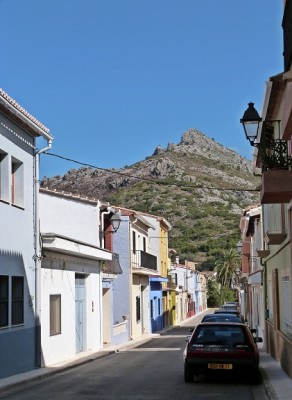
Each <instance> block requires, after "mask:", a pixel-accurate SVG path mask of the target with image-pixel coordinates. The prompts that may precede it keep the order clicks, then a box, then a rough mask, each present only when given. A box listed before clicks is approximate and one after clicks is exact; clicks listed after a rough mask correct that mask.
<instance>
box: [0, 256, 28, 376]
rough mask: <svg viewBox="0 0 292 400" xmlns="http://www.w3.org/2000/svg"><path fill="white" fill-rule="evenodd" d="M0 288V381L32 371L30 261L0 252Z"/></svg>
mask: <svg viewBox="0 0 292 400" xmlns="http://www.w3.org/2000/svg"><path fill="white" fill-rule="evenodd" d="M0 287H1V293H2V295H1V300H0V302H2V304H1V312H2V315H1V316H0V328H1V329H0V343H1V363H0V379H1V378H6V377H8V376H12V375H16V374H19V373H23V372H27V371H30V370H33V369H35V368H36V341H35V337H36V335H35V313H34V290H35V268H34V260H33V259H32V260H31V262H30V260H29V261H28V265H25V263H24V260H23V255H22V254H20V253H17V252H13V251H9V250H3V249H0ZM12 301H13V306H12Z"/></svg>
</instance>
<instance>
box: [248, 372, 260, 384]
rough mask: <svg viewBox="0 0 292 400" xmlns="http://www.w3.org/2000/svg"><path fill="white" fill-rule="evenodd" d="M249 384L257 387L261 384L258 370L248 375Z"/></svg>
mask: <svg viewBox="0 0 292 400" xmlns="http://www.w3.org/2000/svg"><path fill="white" fill-rule="evenodd" d="M250 383H251V384H252V385H259V384H260V383H261V374H260V371H259V370H258V369H257V370H255V371H253V373H252V374H251V375H250Z"/></svg>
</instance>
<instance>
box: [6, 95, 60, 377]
mask: <svg viewBox="0 0 292 400" xmlns="http://www.w3.org/2000/svg"><path fill="white" fill-rule="evenodd" d="M37 138H41V139H45V140H46V141H47V146H46V147H45V148H44V149H42V150H37V148H36V139H37ZM51 141H52V136H51V134H50V133H49V129H48V128H46V127H45V126H44V125H43V124H42V123H40V122H39V121H37V120H36V119H35V118H34V117H33V116H32V115H30V114H29V113H28V112H27V111H26V110H24V109H23V108H22V107H21V106H20V105H19V104H17V103H16V102H15V101H14V100H13V99H12V98H11V97H10V96H8V95H7V94H6V93H5V92H4V91H3V90H2V89H0V221H1V229H0V343H1V363H0V378H4V377H8V376H11V375H15V374H19V373H23V372H26V371H29V370H32V369H34V368H36V367H37V362H36V344H37V342H38V341H37V329H36V325H38V321H37V318H36V315H37V311H36V310H37V307H38V306H37V303H38V298H37V296H38V294H37V291H36V274H37V267H38V257H37V254H38V242H37V241H36V240H35V238H36V237H37V224H36V223H35V216H36V204H37V192H38V191H37V182H38V180H39V177H38V161H39V154H40V153H41V152H42V151H45V150H46V149H48V148H49V147H50V145H51Z"/></svg>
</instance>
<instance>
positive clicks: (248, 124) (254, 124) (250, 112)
mask: <svg viewBox="0 0 292 400" xmlns="http://www.w3.org/2000/svg"><path fill="white" fill-rule="evenodd" d="M261 121H262V118H261V117H260V116H259V113H258V112H257V110H256V109H255V108H254V103H252V102H250V103H248V108H247V109H246V110H245V112H244V114H243V117H242V118H241V120H240V122H241V123H242V125H243V129H244V133H245V136H246V138H247V139H248V140H249V141H250V144H251V145H253V144H254V141H255V139H256V137H257V135H258V130H259V125H260V122H261Z"/></svg>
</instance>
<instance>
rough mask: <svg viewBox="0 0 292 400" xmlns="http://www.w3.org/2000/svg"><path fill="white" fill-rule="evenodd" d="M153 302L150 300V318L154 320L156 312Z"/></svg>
mask: <svg viewBox="0 0 292 400" xmlns="http://www.w3.org/2000/svg"><path fill="white" fill-rule="evenodd" d="M153 307H154V306H153V300H150V318H151V319H153V315H154V310H153Z"/></svg>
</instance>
